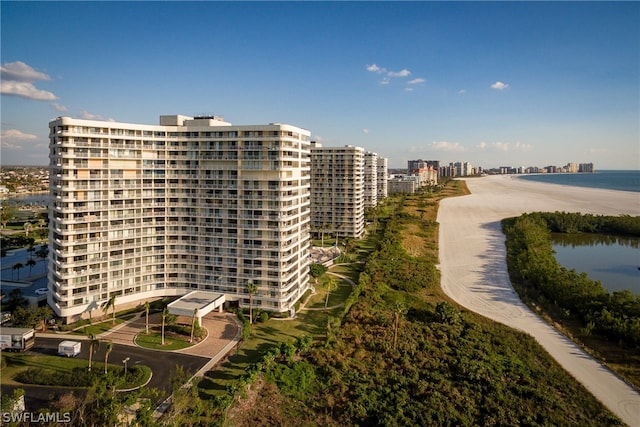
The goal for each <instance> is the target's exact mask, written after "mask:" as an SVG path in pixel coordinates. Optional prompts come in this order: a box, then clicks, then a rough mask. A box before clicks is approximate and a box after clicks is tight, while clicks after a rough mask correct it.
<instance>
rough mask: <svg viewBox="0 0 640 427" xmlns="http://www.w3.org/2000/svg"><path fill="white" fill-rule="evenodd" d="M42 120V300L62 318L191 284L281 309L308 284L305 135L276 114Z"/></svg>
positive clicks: (170, 292) (174, 291) (242, 303)
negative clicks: (45, 245)
mask: <svg viewBox="0 0 640 427" xmlns="http://www.w3.org/2000/svg"><path fill="white" fill-rule="evenodd" d="M160 122H161V125H142V124H126V123H115V122H104V121H89V120H79V119H72V118H69V117H59V118H57V119H55V120H53V121H51V122H50V123H49V127H50V173H51V181H50V192H51V195H52V200H53V202H52V206H51V207H50V214H49V216H50V234H49V241H50V249H51V250H50V255H49V273H48V274H49V291H50V292H49V295H48V302H49V304H50V305H51V307H52V308H53V309H54V311H55V312H56V313H57V314H58V315H59V316H61V317H63V318H66V319H69V320H71V319H75V318H78V317H81V316H85V317H86V316H87V314H88V311H90V310H94V309H98V308H100V306H101V304H102V303H104V302H105V301H107V300H108V299H109V298H110V297H111V296H114V295H115V296H116V306H118V305H120V304H126V303H135V302H136V301H141V300H145V299H148V298H155V297H160V296H166V295H183V294H186V293H188V292H190V291H193V290H202V291H211V292H216V293H220V294H224V295H225V297H226V300H227V301H238V302H239V305H240V306H248V304H249V297H248V294H247V293H246V290H245V288H246V284H247V282H248V281H249V280H252V281H253V282H254V283H256V284H258V287H259V290H258V293H257V294H256V295H254V297H253V304H254V306H255V307H259V308H262V309H265V310H270V311H276V312H286V311H289V310H290V309H291V308H292V307H293V306H294V304H295V303H296V302H297V301H298V299H299V298H300V297H301V296H302V294H303V293H304V292H305V291H306V290H307V289H308V288H309V284H308V262H309V261H308V248H309V218H310V211H309V209H310V200H309V196H310V184H309V175H310V160H309V153H310V143H309V135H310V133H309V132H308V131H307V130H304V129H300V128H298V127H295V126H290V125H286V124H269V125H255V126H233V125H231V124H230V123H226V122H224V121H222V120H221V119H219V118H217V117H209V116H208V117H198V118H195V119H194V118H191V117H186V116H162V117H161V119H160Z"/></svg>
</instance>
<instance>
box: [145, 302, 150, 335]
mask: <svg viewBox="0 0 640 427" xmlns="http://www.w3.org/2000/svg"><path fill="white" fill-rule="evenodd" d="M144 311H145V313H146V317H147V319H146V324H145V333H146V334H147V335H149V301H145V302H144Z"/></svg>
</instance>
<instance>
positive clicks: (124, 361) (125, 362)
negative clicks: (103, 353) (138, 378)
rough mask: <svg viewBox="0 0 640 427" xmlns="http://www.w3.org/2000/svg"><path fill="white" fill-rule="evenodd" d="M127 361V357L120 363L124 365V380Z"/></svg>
mask: <svg viewBox="0 0 640 427" xmlns="http://www.w3.org/2000/svg"><path fill="white" fill-rule="evenodd" d="M128 361H129V358H128V357H127V358H126V359H124V360H123V361H122V363H123V364H124V376H125V378H126V377H127V362H128Z"/></svg>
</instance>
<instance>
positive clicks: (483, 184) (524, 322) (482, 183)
mask: <svg viewBox="0 0 640 427" xmlns="http://www.w3.org/2000/svg"><path fill="white" fill-rule="evenodd" d="M467 185H468V187H469V190H470V191H471V193H472V194H471V195H469V196H464V197H455V198H449V199H445V200H443V201H442V202H441V205H440V209H439V211H438V222H439V223H440V237H439V246H440V270H441V273H442V280H441V284H442V289H443V290H444V291H445V292H446V293H447V295H449V296H450V297H451V298H453V299H454V300H455V301H457V302H458V303H459V304H461V305H462V306H464V307H466V308H468V309H470V310H472V311H475V312H477V313H480V314H482V315H483V316H486V317H488V318H491V319H493V320H496V321H498V322H501V323H504V324H506V325H508V326H511V327H514V328H516V329H520V330H522V331H525V332H527V333H529V334H531V335H532V336H533V337H534V338H535V339H536V340H537V341H538V342H539V343H540V344H541V345H542V346H543V347H544V348H545V349H546V350H547V351H548V352H549V353H550V354H551V355H552V356H553V357H554V358H555V359H556V360H557V361H558V362H559V363H560V364H561V365H562V366H563V367H564V368H565V369H566V370H567V371H568V372H569V373H571V375H573V376H574V377H575V378H577V379H578V381H580V382H581V383H582V384H583V385H584V386H585V387H586V388H587V389H588V390H589V391H590V392H591V393H593V394H594V396H596V398H598V399H599V400H600V401H601V402H603V403H604V405H605V406H606V407H607V408H609V410H611V411H612V412H613V413H614V414H616V415H617V416H618V417H620V418H621V419H622V420H623V421H624V422H625V423H627V424H628V425H630V426H640V394H638V392H636V391H635V390H634V389H633V388H632V387H630V386H629V385H627V384H626V383H625V382H623V381H622V380H620V379H619V378H618V377H617V376H616V375H615V374H613V373H612V372H611V371H610V370H609V369H607V368H606V367H604V366H603V365H602V364H600V363H599V362H597V361H596V360H594V359H593V358H592V357H591V356H589V355H588V354H587V353H585V352H584V351H583V350H582V349H581V348H580V347H579V346H577V345H575V344H574V343H573V342H572V341H570V340H569V339H567V338H566V337H564V335H562V334H560V333H559V332H557V331H556V330H555V329H554V328H552V327H551V326H549V325H548V324H547V323H546V322H544V321H543V320H541V319H540V318H539V317H538V316H537V315H535V314H534V313H533V312H532V311H531V310H529V308H528V307H526V306H525V305H524V304H523V303H522V302H521V301H520V299H519V298H518V296H517V295H516V293H515V292H514V290H513V288H512V287H511V282H510V281H509V275H508V273H507V266H506V250H505V247H504V235H503V234H502V231H501V226H500V221H501V220H502V219H503V218H507V217H512V216H518V215H520V214H522V213H524V212H533V211H566V212H582V213H594V214H603V215H619V214H631V215H640V193H632V192H622V191H610V190H598V189H591V188H578V187H567V186H559V185H553V184H542V183H535V182H531V181H524V180H520V179H516V178H511V177H509V176H492V177H486V178H479V179H469V180H467Z"/></svg>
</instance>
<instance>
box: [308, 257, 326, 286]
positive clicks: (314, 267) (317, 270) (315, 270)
mask: <svg viewBox="0 0 640 427" xmlns="http://www.w3.org/2000/svg"><path fill="white" fill-rule="evenodd" d="M326 272H327V267H325V266H324V265H322V264H319V263H317V262H314V263H313V264H311V265H310V266H309V274H310V275H311V277H313V279H314V280H315V284H316V285H317V284H318V277H320V276H322V275H323V274H324V273H326Z"/></svg>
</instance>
